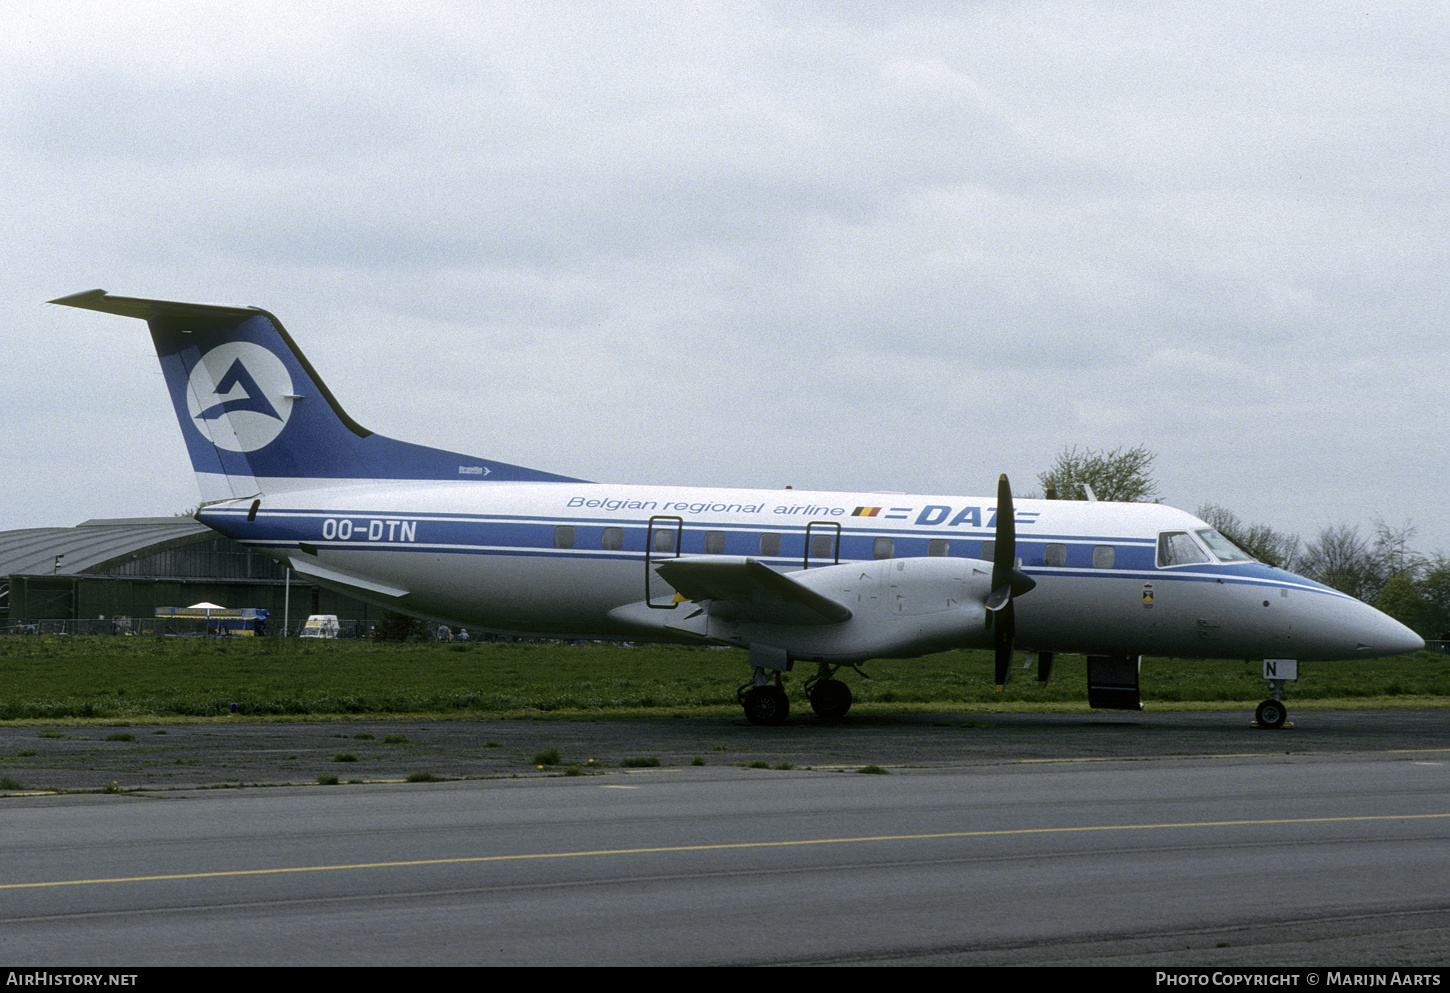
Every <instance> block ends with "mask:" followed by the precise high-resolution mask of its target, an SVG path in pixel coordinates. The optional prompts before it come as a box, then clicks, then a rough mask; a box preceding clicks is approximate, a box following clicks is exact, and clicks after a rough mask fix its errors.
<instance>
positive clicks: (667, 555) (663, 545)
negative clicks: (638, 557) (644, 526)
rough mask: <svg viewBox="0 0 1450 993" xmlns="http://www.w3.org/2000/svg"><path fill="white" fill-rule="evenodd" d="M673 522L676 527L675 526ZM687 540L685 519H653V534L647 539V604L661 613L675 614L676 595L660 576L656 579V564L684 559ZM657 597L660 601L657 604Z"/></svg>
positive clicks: (648, 535) (666, 517) (658, 516)
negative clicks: (682, 552) (682, 544)
mask: <svg viewBox="0 0 1450 993" xmlns="http://www.w3.org/2000/svg"><path fill="white" fill-rule="evenodd" d="M671 522H673V523H671ZM684 536H685V519H684V518H683V517H669V516H665V515H662V514H661V515H656V516H655V517H651V518H650V519H649V530H648V531H647V532H646V533H645V536H644V602H645V605H646V606H649V607H654V608H655V609H657V610H674V609H675V608H676V607H678V606H679V604H677V603H676V602H675V599H674V597H675V591H674V590H673V589H672V588H671V587H670V584H669V583H666V582H665V581H664V580H663V579H661V578H660V577H659V576H656V575H655V563H656V562H659V561H661V560H663V559H677V558H679V557H680V539H682V538H683V537H684ZM656 597H658V598H659V601H658V602H656V599H655V598H656Z"/></svg>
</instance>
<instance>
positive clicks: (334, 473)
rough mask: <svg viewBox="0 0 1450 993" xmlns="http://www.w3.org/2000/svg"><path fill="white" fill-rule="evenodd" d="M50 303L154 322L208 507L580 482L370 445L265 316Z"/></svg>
mask: <svg viewBox="0 0 1450 993" xmlns="http://www.w3.org/2000/svg"><path fill="white" fill-rule="evenodd" d="M51 303H57V304H61V305H63V306H67V307H80V308H83V309H86V310H97V311H101V312H102V313H107V314H119V315H121V316H123V317H136V318H140V319H141V320H144V321H146V323H147V324H148V325H149V326H150V329H151V338H152V341H153V342H154V343H155V345H156V355H157V357H158V358H159V359H160V360H161V368H162V371H163V372H164V374H165V376H166V385H167V388H168V390H169V391H170V393H171V402H172V405H173V406H174V407H175V409H176V417H177V420H178V421H180V423H181V433H182V435H183V436H184V437H185V438H186V447H187V450H188V452H189V453H190V455H191V462H192V466H193V468H194V469H195V470H196V474H197V480H198V482H199V483H200V484H201V490H202V499H203V500H204V501H206V502H211V501H215V500H228V499H236V498H245V497H250V496H257V495H260V494H263V493H275V492H284V491H288V490H299V489H312V488H314V487H317V486H321V485H326V484H328V483H329V482H339V483H340V482H368V481H374V480H384V479H387V480H463V481H470V480H474V481H488V482H499V481H510V480H531V481H543V480H553V481H561V482H567V481H572V480H570V479H569V477H566V476H556V475H553V474H551V473H545V472H539V471H537V470H533V469H525V468H522V467H520V466H514V465H508V464H506V463H502V462H494V461H491V460H487V459H479V458H475V457H473V456H468V455H460V454H458V453H457V452H448V451H443V450H441V449H436V448H426V447H424V446H422V445H413V444H409V443H407V442H402V441H396V440H394V439H392V438H385V437H383V436H381V435H376V434H373V433H372V432H371V431H368V430H367V429H366V428H363V427H362V426H361V425H359V424H358V423H357V422H356V421H354V420H353V419H352V418H351V417H349V416H348V415H347V413H346V412H345V411H344V410H343V409H342V406H341V405H340V404H339V403H338V402H337V399H336V398H335V397H334V396H333V395H332V393H331V391H329V390H328V388H327V386H326V384H324V383H323V381H322V378H321V377H320V376H318V374H317V372H316V370H315V369H313V367H312V364H311V363H310V362H308V361H307V358H306V356H304V355H303V354H302V350H301V349H299V348H298V347H297V344H296V343H295V342H294V341H293V340H292V337H291V336H290V335H289V334H288V333H287V331H286V329H284V328H283V327H282V323H281V322H280V321H279V320H277V318H275V317H273V316H272V315H271V314H269V313H267V312H266V311H265V310H260V309H258V308H256V307H221V306H214V305H211V304H195V303H176V302H173V301H168V300H143V299H139V298H135V297H117V296H111V295H109V294H107V293H106V291H105V290H90V291H88V292H85V293H77V294H74V295H73V296H68V297H61V298H60V299H58V300H52V301H51Z"/></svg>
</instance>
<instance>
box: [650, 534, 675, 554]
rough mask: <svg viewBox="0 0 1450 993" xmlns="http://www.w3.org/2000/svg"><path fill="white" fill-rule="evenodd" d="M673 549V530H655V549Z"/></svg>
mask: <svg viewBox="0 0 1450 993" xmlns="http://www.w3.org/2000/svg"><path fill="white" fill-rule="evenodd" d="M674 550H675V533H674V532H673V531H664V530H658V531H656V532H655V551H657V552H673V551H674Z"/></svg>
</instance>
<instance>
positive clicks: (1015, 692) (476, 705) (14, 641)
mask: <svg viewBox="0 0 1450 993" xmlns="http://www.w3.org/2000/svg"><path fill="white" fill-rule="evenodd" d="M1022 661H1023V659H1022V656H1020V655H1019V656H1018V660H1017V664H1018V665H1019V666H1020V665H1021V664H1022ZM862 668H863V669H864V670H865V672H866V673H868V674H869V675H870V677H871V678H870V679H862V678H860V677H858V676H855V675H853V674H851V673H849V672H846V673H845V678H846V679H847V680H848V681H849V682H850V684H851V689H852V692H853V693H854V694H855V699H856V705H855V709H858V710H862V711H869V710H889V709H898V710H906V709H925V708H971V709H991V708H994V707H1004V708H1011V709H1033V708H1041V709H1058V710H1061V709H1079V708H1081V709H1086V708H1087V689H1086V679H1085V662H1084V660H1083V658H1082V657H1081V656H1062V657H1059V659H1058V660H1057V664H1056V666H1055V668H1054V670H1053V680H1052V685H1051V686H1049V687H1048V688H1046V689H1045V690H1044V689H1042V688H1040V687H1038V685H1037V681H1036V674H1035V673H1034V672H1031V671H1028V672H1023V671H1021V670H1020V669H1018V670H1016V671H1014V678H1013V681H1012V682H1011V683H1009V685H1008V687H1007V689H1006V691H1005V692H1004V693H1002V694H998V693H997V692H996V689H995V687H994V686H993V681H992V659H991V653H989V652H980V651H961V652H947V653H943V654H941V655H933V656H929V657H927V658H922V659H912V660H899V661H880V662H871V663H867V664H866V665H864V666H863V667H862ZM1299 669H1300V678H1299V680H1298V681H1297V682H1296V683H1293V684H1291V685H1290V687H1289V689H1288V690H1287V692H1286V698H1285V699H1286V702H1287V703H1288V704H1289V705H1290V706H1291V707H1300V708H1302V707H1313V706H1321V707H1333V706H1353V707H1386V706H1392V707H1410V706H1415V707H1443V706H1450V656H1446V655H1442V654H1437V653H1431V652H1427V651H1426V652H1419V653H1417V654H1415V655H1408V656H1402V657H1400V658H1396V659H1381V660H1365V661H1354V662H1322V663H1304V664H1301V665H1300V667H1299ZM812 671H813V669H812V668H808V667H805V666H801V667H799V668H798V669H797V670H796V671H795V672H793V673H790V674H788V675H787V677H786V678H787V689H788V690H791V691H792V695H793V696H795V698H796V699H797V701H798V702H797V706H800V707H802V708H804V707H805V706H806V704H805V701H804V700H803V699H802V695H801V693H800V684H801V683H802V682H803V681H804V680H805V679H806V677H807V676H808V675H810V674H811V672H812ZM748 676H749V669H748V668H747V667H746V665H745V653H744V652H742V651H736V650H731V649H726V650H717V649H706V648H689V647H677V646H659V645H640V646H635V647H623V646H616V645H598V644H587V645H579V646H569V645H552V644H490V643H481V642H475V643H471V644H453V645H439V644H416V645H415V644H370V643H365V642H347V641H336V642H327V641H313V640H307V641H299V640H297V639H281V638H262V639H256V640H253V639H235V640H223V639H190V638H143V637H135V638H125V637H120V638H114V637H22V636H9V637H0V720H5V721H17V720H29V721H58V720H73V719H100V720H112V721H116V720H119V721H127V720H135V719H148V718H161V719H166V718H173V719H197V718H208V717H219V716H224V715H228V714H230V713H231V712H232V707H233V705H235V707H236V713H237V714H239V715H241V716H244V717H254V718H256V717H262V718H288V717H292V718H301V717H328V716H336V715H350V714H351V715H371V716H385V715H403V714H409V715H421V714H427V715H437V716H453V717H508V716H523V715H527V716H534V717H537V716H539V715H541V714H550V715H555V716H559V717H579V716H582V717H586V718H587V717H591V716H599V715H602V714H604V713H610V714H639V713H655V714H661V713H663V714H677V713H680V714H682V713H689V714H708V713H725V712H728V711H733V710H734V709H735V708H736V706H737V704H736V703H735V690H736V687H738V686H739V685H740V684H741V683H744V682H746V681H747V678H748ZM1142 693H1143V699H1144V701H1145V702H1146V703H1147V705H1148V706H1149V707H1150V708H1154V709H1168V708H1172V709H1218V708H1222V707H1228V706H1234V707H1241V706H1249V707H1252V705H1253V704H1255V703H1257V702H1258V701H1259V700H1262V699H1263V698H1264V697H1265V696H1266V695H1267V692H1266V687H1265V684H1264V681H1263V680H1262V678H1260V665H1259V664H1258V663H1249V662H1229V661H1208V662H1184V661H1169V660H1165V659H1154V658H1148V659H1144V660H1143V669H1142Z"/></svg>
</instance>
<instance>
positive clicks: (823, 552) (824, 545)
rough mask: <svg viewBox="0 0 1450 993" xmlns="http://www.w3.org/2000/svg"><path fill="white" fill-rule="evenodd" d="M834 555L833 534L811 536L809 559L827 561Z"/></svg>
mask: <svg viewBox="0 0 1450 993" xmlns="http://www.w3.org/2000/svg"><path fill="white" fill-rule="evenodd" d="M835 555H836V536H835V535H834V534H813V535H811V558H813V559H829V558H834V557H835Z"/></svg>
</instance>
